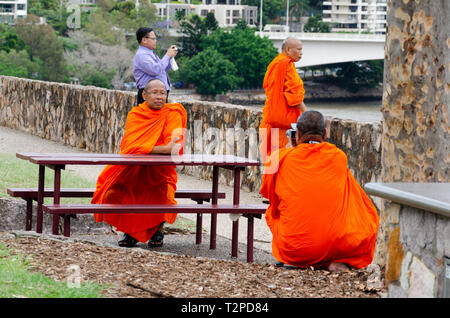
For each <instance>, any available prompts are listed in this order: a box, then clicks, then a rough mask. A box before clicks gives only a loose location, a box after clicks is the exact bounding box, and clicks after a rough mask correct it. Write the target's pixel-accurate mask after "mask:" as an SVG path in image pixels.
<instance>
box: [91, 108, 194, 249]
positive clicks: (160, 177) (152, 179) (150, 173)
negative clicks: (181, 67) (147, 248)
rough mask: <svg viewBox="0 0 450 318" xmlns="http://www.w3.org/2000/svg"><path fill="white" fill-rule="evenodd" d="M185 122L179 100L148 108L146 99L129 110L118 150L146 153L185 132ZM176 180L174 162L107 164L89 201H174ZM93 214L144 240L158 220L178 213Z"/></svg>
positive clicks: (98, 220)
mask: <svg viewBox="0 0 450 318" xmlns="http://www.w3.org/2000/svg"><path fill="white" fill-rule="evenodd" d="M186 122H187V115H186V110H185V109H184V108H183V106H182V105H180V104H176V103H174V104H165V105H164V107H163V108H162V109H160V110H152V109H150V108H149V107H148V106H147V102H144V103H142V104H140V105H138V106H136V107H133V109H132V110H131V111H130V112H129V113H128V117H127V122H126V125H125V133H124V136H123V138H122V142H121V144H120V149H121V151H120V153H121V154H149V153H150V152H151V151H152V149H153V147H154V146H161V145H167V144H168V143H169V142H170V141H171V140H172V138H174V137H175V136H184V135H183V134H184V129H183V128H186ZM172 133H174V136H172ZM181 142H182V143H183V142H184V139H183V140H182V141H181ZM181 153H182V149H181V150H180V154H181ZM176 183H177V173H176V171H175V166H128V165H122V166H120V165H108V166H106V167H105V169H104V170H103V171H102V172H101V174H100V176H99V177H98V180H97V185H96V191H95V193H94V196H93V198H92V203H98V204H101V203H121V204H145V203H153V204H177V202H176V201H175V190H176ZM94 217H95V220H96V221H97V222H102V221H104V222H107V223H109V224H111V225H112V226H115V227H116V228H117V230H118V231H121V232H125V233H128V234H129V235H131V236H132V237H134V238H135V239H137V240H138V241H140V242H143V243H145V242H147V241H148V240H149V239H150V238H151V237H152V236H153V234H154V233H155V232H156V230H157V229H158V227H159V224H160V223H161V222H163V221H166V222H168V223H171V224H172V223H173V222H174V221H175V219H176V217H177V215H176V214H175V213H173V214H172V213H168V214H165V213H157V214H138V213H123V214H95V215H94Z"/></svg>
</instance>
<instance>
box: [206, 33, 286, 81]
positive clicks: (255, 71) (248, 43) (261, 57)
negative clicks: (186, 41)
mask: <svg viewBox="0 0 450 318" xmlns="http://www.w3.org/2000/svg"><path fill="white" fill-rule="evenodd" d="M202 47H203V49H206V48H212V49H214V50H216V51H217V52H219V53H221V54H222V55H223V56H225V57H226V58H227V59H228V60H229V61H232V62H233V64H234V65H235V66H236V69H237V75H238V76H239V77H240V78H242V79H243V82H242V85H243V87H251V88H256V87H261V86H262V83H263V80H264V75H265V72H266V69H267V66H268V65H269V63H270V62H271V61H272V59H273V58H274V57H275V56H276V55H277V54H278V51H277V49H276V48H275V47H274V46H273V43H272V42H271V41H270V40H269V39H267V38H261V37H259V36H257V35H255V31H254V30H253V29H251V28H249V27H247V26H245V27H243V25H242V24H241V25H240V27H237V28H234V29H232V30H231V32H225V31H224V30H222V29H217V30H216V31H214V32H212V33H211V35H210V36H208V37H205V39H204V43H203V44H202Z"/></svg>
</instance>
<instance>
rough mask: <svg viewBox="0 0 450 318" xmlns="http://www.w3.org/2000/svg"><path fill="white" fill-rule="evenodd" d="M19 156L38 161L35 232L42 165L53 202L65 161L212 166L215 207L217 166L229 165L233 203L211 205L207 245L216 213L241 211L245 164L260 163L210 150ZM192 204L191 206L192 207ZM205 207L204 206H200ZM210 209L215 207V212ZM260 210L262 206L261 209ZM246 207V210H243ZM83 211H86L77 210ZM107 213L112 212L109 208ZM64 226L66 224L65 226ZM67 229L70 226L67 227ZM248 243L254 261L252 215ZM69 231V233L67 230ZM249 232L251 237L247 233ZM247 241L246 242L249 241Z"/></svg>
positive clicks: (40, 210) (212, 246)
mask: <svg viewBox="0 0 450 318" xmlns="http://www.w3.org/2000/svg"><path fill="white" fill-rule="evenodd" d="M16 156H17V157H18V158H20V159H24V160H27V161H29V162H31V163H34V164H37V165H39V177H38V195H37V218H36V232H37V233H42V224H43V201H44V190H45V184H44V183H45V182H44V179H45V167H48V168H51V169H53V170H54V193H53V205H59V204H60V198H61V194H60V191H61V170H62V169H65V166H66V165H153V166H158V165H177V166H212V168H213V172H212V188H211V192H212V199H211V207H213V208H214V207H217V203H218V202H217V201H218V189H219V168H224V169H230V170H232V171H233V178H234V181H233V204H232V205H229V206H228V207H222V208H221V209H211V211H212V212H211V233H210V249H215V248H216V232H217V213H225V212H226V211H229V212H230V213H240V212H239V211H240V210H239V209H240V206H239V199H240V181H241V180H240V172H241V171H242V170H244V169H245V167H248V166H259V165H260V164H261V163H260V162H259V161H256V160H251V159H247V158H243V157H237V156H233V155H213V154H184V155H181V156H180V155H151V154H149V155H144V154H98V153H17V154H16ZM92 206H94V205H92ZM193 208H194V206H193V207H192V209H193ZM184 209H185V211H187V213H192V209H189V207H187V209H186V208H184ZM170 210H172V211H174V212H175V211H176V210H177V205H174V206H172V207H169V208H166V209H165V212H166V213H167V212H168V211H170ZM203 210H204V211H208V210H205V209H204V208H203ZM213 210H217V213H216V212H215V211H213ZM260 210H261V209H260ZM245 211H248V209H247V210H245ZM80 213H86V212H80ZM107 213H112V212H111V211H109V212H107ZM69 218H70V216H69V215H64V220H65V224H66V221H67V224H69V227H70V220H69ZM232 226H233V228H232V256H233V257H237V252H238V228H239V223H238V220H236V221H234V222H233V225H232ZM58 227H59V215H58V214H53V233H54V234H58ZM65 230H66V226H65ZM68 233H70V229H69V230H68ZM247 234H248V243H249V242H250V241H251V245H252V246H251V250H252V251H251V252H250V251H249V249H250V246H248V250H247V261H250V262H251V261H253V215H250V217H249V218H248V233H247ZM69 235H70V234H69ZM250 236H251V237H250ZM248 245H249V244H248Z"/></svg>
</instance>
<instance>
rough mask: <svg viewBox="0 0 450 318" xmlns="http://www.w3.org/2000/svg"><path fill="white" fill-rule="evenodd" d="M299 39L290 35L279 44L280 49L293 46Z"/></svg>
mask: <svg viewBox="0 0 450 318" xmlns="http://www.w3.org/2000/svg"><path fill="white" fill-rule="evenodd" d="M299 43H300V40H298V39H296V38H294V37H292V36H290V37H287V38H286V39H284V41H283V44H281V50H282V51H284V50H286V49H287V48H290V47H293V46H294V45H296V44H299Z"/></svg>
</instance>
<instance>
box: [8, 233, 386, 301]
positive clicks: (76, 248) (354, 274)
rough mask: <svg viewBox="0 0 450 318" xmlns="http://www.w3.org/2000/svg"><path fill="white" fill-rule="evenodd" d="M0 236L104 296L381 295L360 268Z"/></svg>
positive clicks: (39, 266) (44, 267)
mask: <svg viewBox="0 0 450 318" xmlns="http://www.w3.org/2000/svg"><path fill="white" fill-rule="evenodd" d="M180 235H182V234H180ZM0 238H1V239H0V243H1V244H2V245H3V246H5V247H6V248H8V249H10V248H11V249H13V251H15V252H14V253H18V254H21V255H24V256H27V260H28V262H29V263H30V265H31V267H32V269H33V270H34V271H38V272H41V273H43V274H44V275H46V276H48V277H51V278H53V279H55V280H58V281H67V279H68V275H69V274H70V272H68V268H69V266H71V265H73V264H75V265H78V266H79V268H80V276H81V281H82V282H83V281H92V282H96V283H99V284H102V285H108V287H107V288H106V289H105V290H103V291H102V294H103V295H104V296H105V297H108V298H128V297H132V298H160V297H162V298H165V297H168V298H172V297H175V298H193V297H195V298H224V297H225V298H234V297H236V298H278V297H281V298H310V297H313V298H380V297H382V296H383V293H384V292H385V291H384V290H383V289H374V288H370V286H373V284H370V282H371V277H372V276H373V275H371V272H370V271H367V270H365V269H362V270H352V271H350V272H337V273H331V272H328V271H324V270H314V269H312V268H309V269H303V270H299V269H285V268H279V267H276V266H275V265H273V264H247V263H242V262H237V261H234V260H217V259H208V258H203V257H191V256H186V255H175V254H167V253H160V252H155V251H149V250H143V249H136V248H134V249H126V248H114V247H107V246H99V245H96V244H93V243H90V242H68V241H64V240H62V241H61V240H57V239H48V238H42V237H20V236H17V237H14V236H13V235H11V234H9V233H2V235H0ZM381 272H384V271H381ZM381 280H382V278H381ZM372 282H373V281H372ZM368 283H369V284H368ZM368 286H369V287H368Z"/></svg>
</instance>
